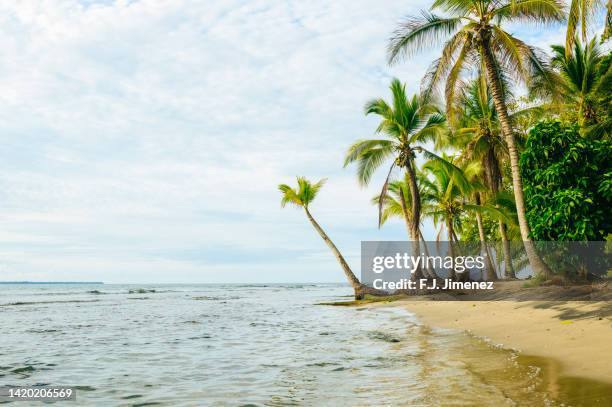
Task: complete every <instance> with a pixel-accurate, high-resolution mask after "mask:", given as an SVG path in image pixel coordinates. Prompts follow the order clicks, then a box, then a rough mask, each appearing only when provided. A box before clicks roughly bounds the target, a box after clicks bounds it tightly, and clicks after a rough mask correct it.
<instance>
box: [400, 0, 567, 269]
mask: <svg viewBox="0 0 612 407" xmlns="http://www.w3.org/2000/svg"><path fill="white" fill-rule="evenodd" d="M432 9H439V10H441V11H443V12H446V13H447V14H448V15H449V16H448V17H439V16H437V15H435V14H432V13H428V12H424V13H423V15H422V17H416V18H410V19H408V20H407V21H406V22H405V23H403V24H402V25H401V26H400V27H399V28H398V29H397V30H396V31H395V33H394V35H393V36H392V38H391V40H390V43H389V63H394V62H397V61H398V60H399V59H401V58H402V57H406V56H408V55H411V54H412V53H414V52H416V51H420V50H423V49H424V48H427V47H430V46H431V45H433V44H435V43H437V42H440V41H442V40H443V39H444V38H447V37H450V38H449V39H448V40H447V41H446V42H445V44H444V48H443V50H442V56H441V57H440V58H438V59H437V60H436V61H435V62H434V63H433V64H432V66H431V68H430V70H429V72H428V74H427V75H426V77H425V81H424V93H425V94H426V95H429V94H432V93H433V91H434V90H435V89H436V88H437V87H438V86H440V85H441V83H442V82H445V83H446V86H445V94H446V101H447V104H448V103H451V102H450V101H452V100H453V99H454V95H455V93H456V92H457V89H458V88H459V85H460V83H461V82H462V81H461V78H462V76H463V75H464V74H465V73H466V71H467V70H469V69H470V68H472V69H474V68H478V69H482V68H484V71H485V72H486V78H487V84H488V86H489V88H490V89H491V94H492V96H493V102H494V106H495V110H496V111H497V116H498V120H499V122H500V126H501V131H502V134H503V136H504V139H505V140H506V144H507V145H508V153H509V156H510V167H511V173H512V184H513V189H514V195H515V200H516V208H517V214H518V221H519V226H520V229H521V237H522V239H523V241H524V242H525V250H526V252H527V254H528V256H529V262H530V264H531V266H532V267H533V269H534V271H535V272H536V273H542V274H546V275H548V273H550V270H549V269H548V266H547V265H546V264H545V263H544V262H543V261H542V259H540V257H539V256H538V254H537V252H536V250H535V246H534V245H533V243H532V242H531V237H530V230H529V224H528V223H527V218H526V216H525V198H524V196H523V184H522V180H521V174H520V170H519V162H518V161H519V159H518V149H517V146H516V143H515V140H514V134H513V129H512V124H511V121H510V118H509V115H508V106H507V103H506V94H507V88H508V85H507V79H508V77H509V76H514V77H515V79H516V80H517V81H522V82H523V83H525V84H526V85H527V86H528V87H529V88H532V87H535V86H536V85H537V86H539V87H546V88H553V86H554V84H553V83H552V81H551V75H550V73H549V69H548V67H547V65H546V63H545V61H544V60H543V59H542V58H541V57H540V56H539V53H538V52H537V51H536V50H535V49H534V48H533V47H531V46H529V45H527V44H526V43H524V42H523V41H521V40H520V39H518V38H516V37H515V36H513V35H512V34H510V33H509V32H507V31H505V30H504V29H503V28H502V24H503V23H504V22H513V21H524V22H534V23H549V22H556V21H562V20H563V19H564V17H565V13H564V6H563V3H562V2H561V1H560V0H435V1H434V3H433V6H432Z"/></svg>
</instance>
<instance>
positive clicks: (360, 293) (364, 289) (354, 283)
mask: <svg viewBox="0 0 612 407" xmlns="http://www.w3.org/2000/svg"><path fill="white" fill-rule="evenodd" d="M304 212H306V216H307V217H308V220H309V221H310V223H311V224H312V226H313V227H314V228H315V230H316V231H317V232H318V233H319V235H320V236H321V238H322V239H323V241H324V242H325V244H327V247H329V248H330V249H331V251H332V253H333V254H334V256H335V257H336V259H337V260H338V263H340V266H341V267H342V271H344V275H345V276H346V279H347V280H348V282H349V284H350V285H351V287H353V290H354V291H355V299H358V300H359V299H363V297H364V296H365V294H372V295H381V294H383V295H384V294H385V293H381V292H380V291H378V290H376V289H374V288H371V287H368V286H365V285H363V284H361V282H360V281H359V279H358V278H357V277H355V274H353V271H352V270H351V268H350V267H349V265H348V263H347V262H346V260H344V257H343V256H342V254H341V253H340V250H338V248H337V247H336V245H335V244H334V242H332V241H331V239H330V238H329V236H327V233H325V231H324V230H323V228H321V226H319V224H318V223H317V221H316V220H314V218H313V217H312V215H311V214H310V211H309V210H308V208H307V207H304Z"/></svg>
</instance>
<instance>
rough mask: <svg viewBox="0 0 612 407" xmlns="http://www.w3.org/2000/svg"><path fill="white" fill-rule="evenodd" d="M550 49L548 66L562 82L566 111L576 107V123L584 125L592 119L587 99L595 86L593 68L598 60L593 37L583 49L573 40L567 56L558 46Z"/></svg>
mask: <svg viewBox="0 0 612 407" xmlns="http://www.w3.org/2000/svg"><path fill="white" fill-rule="evenodd" d="M552 49H553V52H554V55H553V59H552V65H553V67H555V68H557V69H558V70H559V74H560V76H561V78H562V79H563V82H564V83H563V85H564V86H563V95H564V96H565V99H566V100H567V101H568V102H569V107H570V110H573V111H574V110H575V109H576V108H578V123H579V124H580V126H584V125H585V124H586V123H588V122H589V121H591V120H593V119H594V118H595V111H594V107H593V105H592V103H590V102H591V101H590V99H589V96H590V95H591V93H592V92H593V91H594V90H595V88H596V87H597V80H598V79H599V78H598V69H597V68H598V65H599V62H600V61H601V60H602V55H601V51H600V49H599V46H598V45H597V42H596V38H593V39H592V40H591V41H589V42H588V43H586V44H585V45H584V46H583V45H582V42H581V41H580V40H576V41H575V42H574V46H573V49H572V51H570V52H569V55H568V53H567V52H566V48H565V47H563V46H562V45H553V46H552Z"/></svg>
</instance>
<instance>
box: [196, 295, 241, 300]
mask: <svg viewBox="0 0 612 407" xmlns="http://www.w3.org/2000/svg"><path fill="white" fill-rule="evenodd" d="M193 299H194V300H196V301H227V300H239V299H240V297H238V296H219V297H215V296H208V295H203V296H199V297H193Z"/></svg>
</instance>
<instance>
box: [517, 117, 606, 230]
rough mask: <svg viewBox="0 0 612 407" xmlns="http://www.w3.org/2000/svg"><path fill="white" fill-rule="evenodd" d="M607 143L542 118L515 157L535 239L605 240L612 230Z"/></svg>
mask: <svg viewBox="0 0 612 407" xmlns="http://www.w3.org/2000/svg"><path fill="white" fill-rule="evenodd" d="M611 152H612V141H611V140H609V139H604V140H592V139H589V138H585V137H582V136H580V134H579V127H578V126H577V125H569V124H564V123H561V122H560V121H559V120H548V121H542V122H540V123H538V124H537V125H536V126H535V127H534V128H533V129H532V130H531V132H530V134H529V138H528V139H527V144H526V145H525V150H524V152H523V154H522V155H521V173H522V174H523V178H524V179H525V184H524V188H525V198H526V204H527V208H528V211H527V219H528V220H529V224H530V225H531V231H532V235H533V238H534V239H535V240H605V238H606V236H607V234H608V233H609V232H610V230H612V220H611V219H610V208H612V160H611V159H610V158H611V157H610V154H611Z"/></svg>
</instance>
